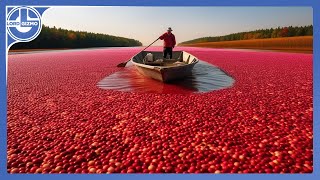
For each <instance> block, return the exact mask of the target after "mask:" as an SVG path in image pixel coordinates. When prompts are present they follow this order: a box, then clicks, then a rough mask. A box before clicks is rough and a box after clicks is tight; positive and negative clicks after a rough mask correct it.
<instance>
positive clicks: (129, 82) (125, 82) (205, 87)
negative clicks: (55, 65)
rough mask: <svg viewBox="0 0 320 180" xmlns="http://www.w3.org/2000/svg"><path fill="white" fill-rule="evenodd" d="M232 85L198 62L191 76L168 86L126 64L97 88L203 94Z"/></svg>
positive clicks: (227, 78) (223, 75)
mask: <svg viewBox="0 0 320 180" xmlns="http://www.w3.org/2000/svg"><path fill="white" fill-rule="evenodd" d="M233 83H234V79H233V78H232V77H230V76H228V75H227V74H226V73H225V72H223V71H222V70H221V69H219V68H218V67H216V66H213V65H212V64H209V63H207V62H204V61H199V63H197V64H196V65H195V66H194V68H193V71H192V75H190V76H188V77H186V78H185V79H182V80H177V81H174V82H171V83H169V84H165V83H162V82H159V81H157V80H154V79H150V78H148V77H144V76H143V75H141V74H139V72H138V71H137V70H136V69H135V67H134V66H133V65H132V64H131V63H128V64H127V66H126V67H125V68H123V69H121V70H120V71H117V72H115V73H113V74H111V75H109V76H107V77H105V78H103V79H102V80H101V81H100V82H99V83H98V84H97V86H98V87H100V88H102V89H109V90H115V91H124V92H151V93H204V92H210V91H215V90H219V89H224V88H228V87H231V86H232V85H233Z"/></svg>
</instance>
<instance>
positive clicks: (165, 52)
mask: <svg viewBox="0 0 320 180" xmlns="http://www.w3.org/2000/svg"><path fill="white" fill-rule="evenodd" d="M167 53H168V49H167V48H166V47H164V48H163V58H164V59H166V58H167Z"/></svg>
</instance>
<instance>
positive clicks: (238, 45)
mask: <svg viewBox="0 0 320 180" xmlns="http://www.w3.org/2000/svg"><path fill="white" fill-rule="evenodd" d="M180 46H191V47H206V48H235V49H261V50H275V51H285V52H302V53H312V52H313V36H299V37H284V38H269V39H250V40H238V41H221V42H204V43H193V44H180Z"/></svg>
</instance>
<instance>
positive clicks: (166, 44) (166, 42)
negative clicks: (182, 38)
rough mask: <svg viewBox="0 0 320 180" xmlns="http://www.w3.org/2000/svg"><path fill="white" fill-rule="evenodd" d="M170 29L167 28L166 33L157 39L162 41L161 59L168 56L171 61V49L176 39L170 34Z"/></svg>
mask: <svg viewBox="0 0 320 180" xmlns="http://www.w3.org/2000/svg"><path fill="white" fill-rule="evenodd" d="M171 31H172V29H171V27H169V28H168V30H167V32H165V33H164V34H162V35H161V36H160V37H159V39H161V40H163V58H164V59H166V58H167V54H169V56H170V59H172V49H173V48H174V46H175V45H176V37H175V36H174V34H172V33H171Z"/></svg>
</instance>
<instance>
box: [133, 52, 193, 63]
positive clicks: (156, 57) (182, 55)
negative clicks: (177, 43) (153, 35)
mask: <svg viewBox="0 0 320 180" xmlns="http://www.w3.org/2000/svg"><path fill="white" fill-rule="evenodd" d="M149 53H151V54H152V60H151V61H150V58H147V55H148V54H149ZM168 56H169V55H168ZM132 60H133V61H134V62H136V63H139V64H145V65H150V66H182V65H187V64H192V63H195V62H197V59H196V58H195V57H194V56H193V55H191V54H189V53H187V52H185V51H174V52H172V59H164V58H163V53H162V52H159V51H157V52H156V51H142V52H140V53H139V54H137V55H136V56H134V57H133V58H132Z"/></svg>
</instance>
